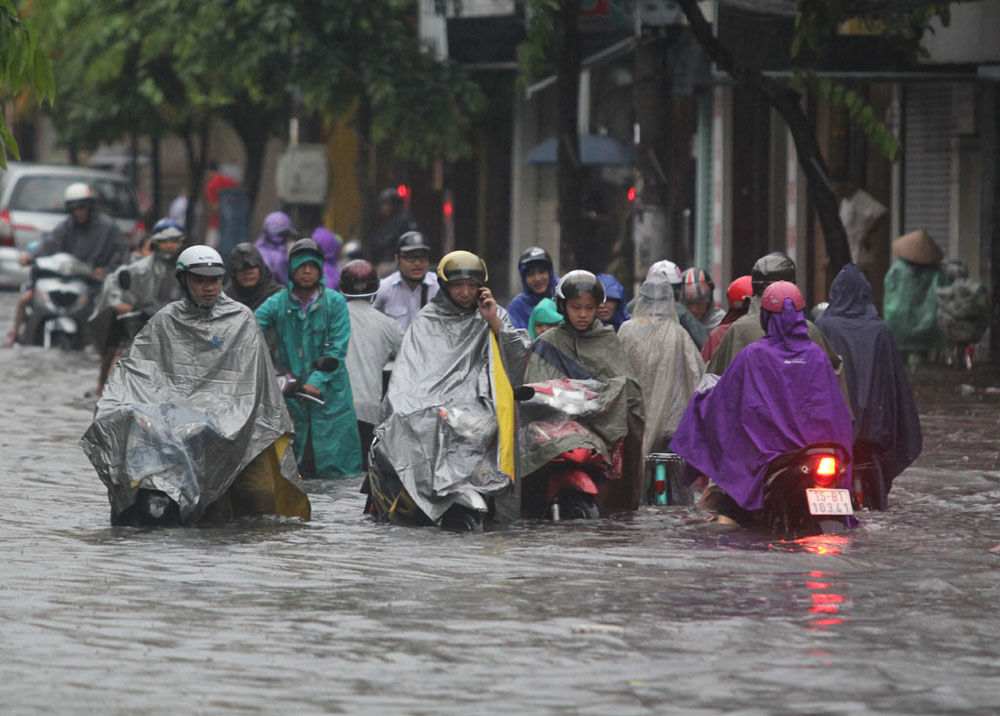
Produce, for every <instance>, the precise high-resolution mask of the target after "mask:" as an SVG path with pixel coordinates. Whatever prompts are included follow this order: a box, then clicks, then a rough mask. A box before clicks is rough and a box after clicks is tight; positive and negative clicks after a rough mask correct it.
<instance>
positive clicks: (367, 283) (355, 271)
mask: <svg viewBox="0 0 1000 716" xmlns="http://www.w3.org/2000/svg"><path fill="white" fill-rule="evenodd" d="M377 291H378V274H377V273H375V267H374V266H372V265H371V264H370V263H369V262H367V261H365V260H364V259H354V260H353V261H348V262H347V265H346V266H344V270H343V271H341V272H340V292H341V293H342V294H344V295H345V296H349V297H351V298H364V297H366V296H373V295H374V294H375V293H376V292H377Z"/></svg>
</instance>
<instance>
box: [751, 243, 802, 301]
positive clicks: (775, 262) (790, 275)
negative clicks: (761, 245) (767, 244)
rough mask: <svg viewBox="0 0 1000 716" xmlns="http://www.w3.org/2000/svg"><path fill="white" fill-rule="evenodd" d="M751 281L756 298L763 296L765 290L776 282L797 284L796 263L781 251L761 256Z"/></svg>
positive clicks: (754, 267)
mask: <svg viewBox="0 0 1000 716" xmlns="http://www.w3.org/2000/svg"><path fill="white" fill-rule="evenodd" d="M750 281H751V283H752V284H753V295H754V296H763V295H764V289H765V288H767V286H768V285H769V284H772V283H774V282H775V281H789V282H791V283H795V262H794V261H792V260H791V259H790V258H788V256H786V255H785V254H783V253H781V252H780V251H773V252H771V253H769V254H767V255H766V256H761V257H760V258H759V259H757V263H755V264H754V265H753V269H752V270H751V271H750Z"/></svg>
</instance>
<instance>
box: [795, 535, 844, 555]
mask: <svg viewBox="0 0 1000 716" xmlns="http://www.w3.org/2000/svg"><path fill="white" fill-rule="evenodd" d="M848 542H850V540H849V539H848V538H847V537H844V536H843V535H812V536H810V537H800V538H799V539H797V540H795V544H797V545H800V546H801V547H802V549H804V550H805V551H806V552H808V553H809V554H840V548H841V545H845V544H847V543H848Z"/></svg>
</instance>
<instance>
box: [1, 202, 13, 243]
mask: <svg viewBox="0 0 1000 716" xmlns="http://www.w3.org/2000/svg"><path fill="white" fill-rule="evenodd" d="M14 245H15V244H14V224H13V222H11V220H10V210H9V209H4V210H3V211H0V246H14Z"/></svg>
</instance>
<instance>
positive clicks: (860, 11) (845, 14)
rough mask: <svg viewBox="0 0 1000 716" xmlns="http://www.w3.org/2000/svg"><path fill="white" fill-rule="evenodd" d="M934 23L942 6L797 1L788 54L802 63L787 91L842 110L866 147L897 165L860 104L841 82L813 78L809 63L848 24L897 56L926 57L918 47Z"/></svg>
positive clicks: (943, 13)
mask: <svg viewBox="0 0 1000 716" xmlns="http://www.w3.org/2000/svg"><path fill="white" fill-rule="evenodd" d="M935 18H937V19H939V20H940V21H941V22H942V24H944V25H947V24H948V22H949V20H950V15H949V11H948V4H947V3H926V4H923V5H913V4H907V5H905V6H903V7H899V6H897V4H894V3H892V2H887V3H884V4H880V3H878V2H859V0H798V13H797V14H796V16H795V35H794V37H793V39H792V45H791V55H792V58H794V59H797V60H799V61H800V62H801V63H802V64H801V66H800V67H799V68H798V69H797V70H796V73H795V76H794V78H793V86H794V87H795V88H797V89H800V90H807V91H809V92H812V93H813V94H815V95H817V96H819V97H822V98H823V99H826V100H829V101H830V102H831V103H832V104H833V105H834V106H837V107H845V108H846V109H847V112H848V116H849V117H850V119H851V121H852V122H854V123H855V124H857V125H858V126H859V127H860V128H861V130H862V132H864V134H865V137H866V138H867V139H868V141H869V142H870V143H871V144H872V146H873V147H875V148H876V149H877V150H878V151H879V152H880V153H881V154H882V155H883V156H884V157H886V158H887V159H889V160H890V161H893V162H894V161H897V160H898V159H899V158H900V156H901V155H902V152H903V146H902V144H901V143H900V141H899V139H898V138H897V137H896V136H895V135H894V134H893V133H892V131H891V130H890V129H889V128H888V127H886V126H885V124H884V123H883V122H882V121H881V120H880V119H879V118H878V117H876V116H875V114H874V113H873V112H872V108H871V107H870V106H869V105H868V103H867V102H866V101H865V99H864V98H863V97H861V96H860V95H859V94H858V93H857V92H855V91H854V90H853V89H851V88H850V87H849V86H847V85H845V84H843V83H841V82H835V81H833V80H831V79H829V78H825V77H824V78H818V77H817V76H816V73H815V72H814V71H813V69H811V67H812V65H813V63H814V62H815V58H816V57H819V56H821V55H822V54H823V52H824V50H826V48H827V47H829V45H830V43H831V42H832V41H833V39H834V37H835V36H836V34H837V32H838V31H839V28H840V27H841V25H842V24H843V23H845V22H847V21H850V20H855V21H857V22H859V23H860V24H861V25H862V27H863V28H864V29H866V30H867V31H869V32H872V33H873V34H878V35H880V36H881V37H883V38H884V39H885V40H886V41H888V42H889V43H890V44H891V46H892V47H894V48H895V50H896V51H897V52H898V53H900V54H901V55H903V56H909V57H916V56H917V55H926V50H924V48H923V47H922V46H921V45H920V42H921V40H922V39H923V36H924V34H925V33H926V32H927V31H928V28H929V27H930V23H931V21H932V20H934V19H935Z"/></svg>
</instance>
